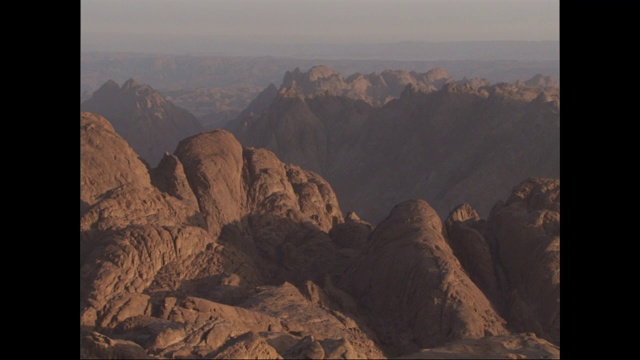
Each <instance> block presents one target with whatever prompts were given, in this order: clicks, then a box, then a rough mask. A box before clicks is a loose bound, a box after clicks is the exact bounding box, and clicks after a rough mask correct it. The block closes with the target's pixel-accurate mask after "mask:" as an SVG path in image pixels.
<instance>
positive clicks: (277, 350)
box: [80, 113, 559, 359]
mask: <svg viewBox="0 0 640 360" xmlns="http://www.w3.org/2000/svg"><path fill="white" fill-rule="evenodd" d="M80 126H81V150H82V157H81V173H82V177H81V187H82V192H81V211H80V233H81V238H80V249H81V259H80V260H81V269H80V275H81V278H80V280H81V282H80V284H81V294H80V295H81V296H80V297H81V299H80V300H81V301H80V314H81V316H80V320H81V329H82V331H81V355H82V357H83V358H105V357H109V358H145V357H146V358H254V357H258V358H313V359H335V358H384V357H385V356H399V355H409V354H416V353H417V354H418V356H422V357H425V356H431V355H433V354H458V353H460V352H465V351H466V352H465V354H466V355H467V356H474V355H478V356H494V355H496V354H506V355H513V356H521V355H522V354H527V356H534V355H535V356H538V355H540V356H557V354H558V347H557V346H555V345H553V344H550V343H548V342H546V341H544V340H542V339H540V338H539V336H542V337H545V338H551V339H552V340H553V341H555V340H554V339H555V338H554V336H555V335H556V334H557V331H556V330H559V322H558V320H557V319H559V317H557V315H556V314H557V313H556V312H554V308H553V304H554V302H553V301H554V299H555V297H554V296H556V294H558V293H557V292H555V290H554V289H556V288H555V286H556V284H557V285H559V273H557V274H556V273H554V272H553V271H555V270H557V268H556V267H554V266H555V265H554V264H556V263H557V262H556V260H557V261H559V255H558V254H556V253H555V252H554V251H555V249H556V248H555V247H554V246H555V245H553V246H552V245H549V246H547V245H545V244H546V242H545V241H551V243H550V244H555V243H554V241H556V240H555V235H554V234H556V233H555V232H554V231H555V230H554V229H556V228H555V227H554V226H555V225H553V224H555V223H554V222H553V221H555V220H557V221H559V182H558V183H557V184H556V183H554V182H553V181H552V180H536V179H532V180H530V181H528V182H525V183H523V184H522V185H521V186H520V187H518V188H517V189H516V190H515V191H514V193H513V195H512V196H511V197H510V198H509V199H508V200H507V202H505V203H504V204H499V205H497V206H496V207H495V209H494V211H493V212H492V216H491V217H490V218H489V220H488V221H487V222H486V224H487V226H485V227H482V228H481V229H480V230H478V233H479V234H480V235H479V236H480V237H481V238H482V239H484V240H485V242H486V243H487V244H489V245H487V247H488V250H487V251H488V252H489V255H488V256H489V257H488V258H487V259H485V260H486V261H488V262H491V263H492V264H497V263H499V264H500V266H501V267H503V268H504V275H505V276H504V279H502V278H500V279H496V280H495V284H496V285H495V294H494V295H495V296H496V298H499V299H505V300H504V301H505V304H504V306H500V307H498V306H496V305H495V301H494V299H493V298H492V297H491V296H485V295H484V293H483V291H484V289H485V285H484V284H483V283H482V280H481V279H484V278H483V277H482V276H485V277H486V276H489V275H491V274H489V275H487V274H484V273H483V272H482V271H485V270H486V269H484V268H483V267H478V269H479V270H476V268H473V267H469V268H467V267H468V264H467V262H468V261H467V260H465V261H462V260H458V257H457V254H458V253H460V254H463V253H465V254H468V258H470V259H474V257H473V251H475V250H473V249H475V248H474V247H472V246H471V247H470V246H467V243H466V242H465V241H464V240H458V237H460V236H458V235H453V234H454V232H453V230H449V228H450V227H451V226H454V225H455V224H458V223H464V222H465V221H467V218H468V219H471V220H472V222H476V221H482V220H480V219H478V216H474V215H473V210H472V209H466V210H464V211H462V210H460V211H458V212H457V213H456V214H458V215H452V216H451V217H450V220H448V221H447V222H446V223H445V227H446V228H447V229H446V230H445V228H443V224H442V223H441V221H440V220H439V218H438V216H437V214H436V213H435V211H434V210H433V208H431V207H430V206H429V205H428V204H427V203H426V202H424V201H420V200H416V201H408V202H404V203H401V204H399V205H397V206H396V207H395V208H393V210H392V211H391V213H390V215H389V216H388V217H387V219H386V220H385V221H383V222H382V223H380V224H379V225H378V226H376V227H374V226H373V225H371V224H369V223H367V222H365V221H362V220H361V219H359V218H358V216H357V215H356V214H354V213H349V214H347V215H346V216H344V217H343V215H342V211H341V210H340V205H339V204H338V200H337V197H336V195H335V193H334V192H333V190H332V187H331V186H330V185H329V183H327V182H326V181H325V180H324V179H323V178H322V177H320V176H319V175H317V174H316V173H314V172H311V171H308V170H304V169H302V168H300V167H298V166H294V165H288V164H284V163H282V162H281V161H280V160H279V159H278V158H277V157H276V156H275V155H274V154H273V153H272V152H270V151H268V150H265V149H256V148H248V147H247V148H243V147H242V146H241V145H240V144H239V143H238V141H237V140H236V139H235V138H234V137H233V135H231V133H229V132H227V131H224V130H218V131H212V132H205V133H201V134H198V135H195V136H192V137H190V138H186V139H184V140H182V141H181V142H180V143H179V145H178V146H177V148H176V151H175V152H174V153H173V154H165V156H164V157H163V159H162V160H161V161H160V163H159V165H158V166H157V167H156V168H153V169H151V170H147V168H146V167H145V165H144V164H143V162H142V161H141V160H140V159H139V157H138V156H137V155H136V153H135V152H134V151H133V150H132V149H131V148H130V147H129V146H128V145H127V143H126V141H125V140H124V139H123V138H121V137H120V136H119V135H118V134H117V133H116V132H115V131H114V130H113V128H112V127H111V126H110V124H109V122H108V121H107V120H106V119H104V118H103V117H101V116H99V115H95V114H90V113H82V114H81V124H80ZM554 184H555V185H554ZM555 212H557V217H555V216H556V215H554V214H555ZM554 219H555V220H554ZM469 224H470V223H469ZM470 226H471V225H470ZM520 227H524V228H525V230H523V231H519V230H518V229H519V228H520ZM448 232H449V233H451V234H452V235H451V236H450V237H448V236H447V233H448ZM461 233H463V234H464V232H461ZM487 234H491V236H489V235H487ZM454 237H455V239H456V240H454ZM541 239H542V240H541ZM549 239H551V240H549ZM454 243H456V244H458V245H455V246H454ZM543 243H544V244H543ZM557 243H558V245H559V239H558V240H557ZM494 245H495V246H496V247H495V248H494V247H493V246H494ZM520 246H528V249H534V250H535V249H537V250H535V251H533V250H532V251H527V252H525V253H520V252H518V251H519V250H518V249H519V247H520ZM468 248H469V249H468ZM479 248H480V249H483V247H482V246H481V247H479ZM462 258H463V257H462V255H460V259H462ZM519 258H522V261H524V262H523V263H521V262H520V261H519V260H518V259H519ZM540 259H544V261H542V262H541V261H540ZM483 261H484V260H483ZM538 263H540V264H538ZM495 266H497V265H495ZM483 269H484V270H483ZM554 269H555V270H554ZM558 271H559V270H558ZM476 272H477V273H479V274H480V275H476ZM476 279H480V280H476ZM503 281H504V282H503ZM512 322H513V325H512ZM539 329H542V330H541V331H539ZM554 329H555V330H554ZM520 331H528V332H536V334H538V336H536V335H534V334H528V335H524V334H520V335H519V334H516V332H520ZM554 331H556V332H554ZM558 341H559V340H558ZM425 347H429V348H431V349H424V348H425ZM436 347H437V348H436ZM487 354H489V355H487Z"/></svg>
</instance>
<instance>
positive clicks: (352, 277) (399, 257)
mask: <svg viewBox="0 0 640 360" xmlns="http://www.w3.org/2000/svg"><path fill="white" fill-rule="evenodd" d="M347 273H348V274H349V275H348V276H347V277H346V278H345V279H344V281H343V282H342V283H341V287H342V288H343V289H349V291H350V292H351V293H352V295H353V296H354V297H355V298H356V299H357V300H358V301H359V304H360V306H361V307H362V308H364V309H366V311H367V312H368V314H369V323H370V324H371V326H372V327H373V329H374V330H375V331H376V333H377V334H378V337H379V338H380V341H381V343H382V344H384V345H386V346H388V347H389V349H390V351H392V352H395V351H401V350H400V349H402V350H404V351H407V349H411V348H414V349H416V350H417V349H418V348H422V347H432V346H437V345H440V344H443V343H445V342H448V341H452V340H457V339H478V338H482V337H484V336H487V335H502V334H506V333H507V331H506V330H505V328H504V320H503V319H502V318H501V317H500V316H499V315H498V314H496V312H495V311H494V309H493V307H492V305H491V303H490V302H489V301H488V300H487V299H486V297H485V296H484V294H483V293H482V292H481V291H480V290H479V289H478V288H477V286H476V285H475V284H474V283H473V281H471V279H469V278H468V276H467V275H466V273H465V271H464V270H463V269H462V267H461V266H460V263H459V262H458V260H457V259H456V258H455V256H454V255H453V252H452V251H451V248H450V247H449V245H448V244H447V242H446V240H445V238H444V236H443V229H442V223H441V222H440V219H439V218H438V215H437V214H436V212H435V211H434V210H433V209H432V208H431V207H430V206H429V205H428V204H427V203H426V202H424V201H407V202H404V203H401V204H399V205H397V206H396V207H394V208H393V210H392V211H391V213H390V214H389V216H388V217H387V218H386V219H385V220H384V221H383V222H382V223H380V224H379V225H378V226H377V227H376V230H375V231H374V232H373V233H372V234H371V237H370V240H369V244H368V247H367V249H366V252H365V253H364V254H363V255H362V257H361V258H360V259H359V261H357V262H356V263H355V264H354V265H353V267H352V268H350V269H349V270H348V272H347Z"/></svg>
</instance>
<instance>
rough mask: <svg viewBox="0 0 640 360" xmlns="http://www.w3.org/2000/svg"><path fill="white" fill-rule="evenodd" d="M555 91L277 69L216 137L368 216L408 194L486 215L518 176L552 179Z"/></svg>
mask: <svg viewBox="0 0 640 360" xmlns="http://www.w3.org/2000/svg"><path fill="white" fill-rule="evenodd" d="M558 86H559V85H558V83H557V82H556V81H554V80H553V79H551V78H549V77H544V76H541V75H536V76H534V77H533V78H532V79H530V80H527V81H519V82H517V83H516V84H510V83H498V84H493V85H491V83H490V82H489V81H488V80H484V79H466V78H465V79H463V80H459V81H455V80H453V79H452V78H451V77H449V75H448V74H447V72H446V71H444V70H442V69H434V70H431V71H430V72H427V73H415V72H405V71H389V70H387V71H383V72H382V73H372V74H368V75H362V74H354V75H351V76H349V77H346V78H344V77H343V76H342V75H340V74H338V73H336V72H334V71H333V70H331V69H329V68H328V67H326V66H316V67H313V68H311V69H310V70H309V71H307V72H302V71H301V70H299V69H296V70H294V71H292V72H287V73H286V74H285V76H284V79H283V82H282V85H281V86H280V88H279V89H277V88H276V87H275V86H269V87H268V88H267V89H265V90H264V91H263V93H262V94H260V95H259V96H258V97H257V98H256V100H254V101H253V102H252V103H251V104H250V105H249V106H248V107H247V108H246V109H245V110H244V111H243V112H242V113H241V114H240V115H239V116H238V117H237V118H236V119H235V120H233V121H231V122H230V123H229V124H228V125H227V129H229V130H230V131H232V132H233V133H234V134H235V135H236V136H237V137H238V139H239V140H240V142H241V143H242V144H243V145H245V146H255V147H264V148H267V149H269V150H271V151H273V152H275V153H276V155H278V156H279V157H280V158H282V159H283V160H284V161H286V162H291V163H294V164H298V165H300V166H303V167H305V168H309V169H311V170H313V171H317V172H318V173H320V174H322V175H323V176H324V177H325V178H327V179H328V180H329V181H330V182H331V184H332V185H333V187H334V189H335V190H336V193H337V194H338V196H339V197H340V199H341V203H342V206H343V207H344V208H345V209H347V210H353V211H356V212H357V213H358V214H360V215H361V216H362V217H363V218H365V219H368V220H372V221H378V220H381V219H382V218H383V217H384V216H385V214H386V211H387V209H388V208H389V207H390V206H393V205H394V204H397V203H398V202H401V201H404V200H406V199H411V198H422V199H426V200H427V201H429V203H430V204H431V205H432V206H433V207H434V208H435V209H436V211H437V212H438V213H446V212H447V211H449V210H450V209H451V208H453V207H454V206H455V205H457V204H459V203H461V202H463V201H467V202H469V203H471V204H472V205H473V206H474V207H475V208H476V209H478V211H479V212H480V214H482V215H487V214H488V213H489V210H490V209H491V207H492V206H493V203H494V200H493V199H495V198H498V197H499V196H500V194H502V193H504V192H505V191H508V189H510V188H511V186H513V185H512V184H514V183H517V182H518V181H519V180H520V179H522V178H526V177H558V176H559V125H560V118H559V117H560V94H559V87H558Z"/></svg>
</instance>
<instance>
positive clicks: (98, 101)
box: [80, 79, 202, 166]
mask: <svg viewBox="0 0 640 360" xmlns="http://www.w3.org/2000/svg"><path fill="white" fill-rule="evenodd" d="M80 108H81V110H82V111H87V112H92V113H96V114H99V115H102V116H104V117H105V118H107V119H108V120H109V121H110V122H111V124H113V127H114V128H115V130H116V131H117V132H118V133H119V134H121V135H122V137H123V138H125V139H126V140H127V142H128V143H129V144H130V145H131V147H132V148H133V149H134V150H135V151H136V152H137V153H138V154H140V155H141V156H142V157H143V158H144V159H145V161H146V162H147V163H149V164H150V165H152V166H155V165H157V164H158V162H159V161H160V159H162V156H163V154H164V153H165V152H172V151H173V150H174V149H175V147H176V145H177V144H178V141H180V140H182V139H184V138H185V137H187V136H191V135H195V134H197V133H199V132H200V131H202V126H201V125H200V123H199V122H198V120H197V119H196V118H195V117H194V116H193V115H192V114H191V113H189V112H188V111H187V110H185V109H183V108H180V107H178V106H176V105H174V104H172V103H171V102H170V101H167V100H165V99H164V97H162V95H160V94H159V93H158V92H157V91H155V90H154V89H153V88H151V87H150V86H148V85H140V84H138V83H136V82H135V81H134V80H133V79H129V80H128V81H126V82H125V83H124V84H123V85H122V87H120V86H119V85H118V84H116V83H115V82H113V81H111V80H109V81H107V82H106V83H105V84H104V85H102V87H100V89H98V90H97V91H96V92H94V93H93V96H92V97H91V98H89V99H87V100H85V101H84V102H83V103H82V104H81V106H80Z"/></svg>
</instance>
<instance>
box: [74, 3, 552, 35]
mask: <svg viewBox="0 0 640 360" xmlns="http://www.w3.org/2000/svg"><path fill="white" fill-rule="evenodd" d="M81 32H82V33H85V34H89V33H100V34H103V35H107V34H120V35H122V34H132V35H134V34H156V35H157V34H167V35H174V36H175V35H177V36H185V35H198V36H206V37H210V38H212V39H217V40H260V41H270V42H298V41H299V42H318V43H349V42H366V43H373V42H400V41H426V42H441V41H476V40H481V41H482V40H559V0H342V1H339V0H315V1H311V0H81Z"/></svg>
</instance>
